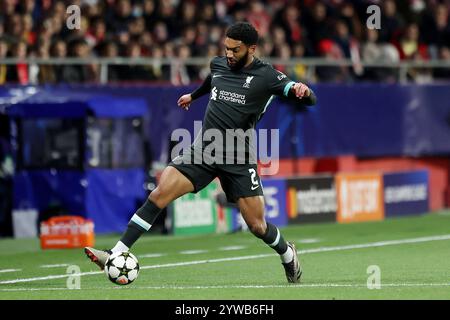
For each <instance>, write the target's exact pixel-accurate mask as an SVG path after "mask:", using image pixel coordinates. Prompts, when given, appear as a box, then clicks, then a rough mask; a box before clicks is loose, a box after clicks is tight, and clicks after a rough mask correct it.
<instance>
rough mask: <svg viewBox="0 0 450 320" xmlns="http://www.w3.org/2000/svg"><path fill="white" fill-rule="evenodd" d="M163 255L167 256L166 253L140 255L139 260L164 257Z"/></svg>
mask: <svg viewBox="0 0 450 320" xmlns="http://www.w3.org/2000/svg"><path fill="white" fill-rule="evenodd" d="M163 255H165V254H164V253H148V254H141V255H139V259H140V258H158V257H162V256H163Z"/></svg>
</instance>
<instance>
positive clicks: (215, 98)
mask: <svg viewBox="0 0 450 320" xmlns="http://www.w3.org/2000/svg"><path fill="white" fill-rule="evenodd" d="M211 100H217V88H216V87H214V88H212V90H211Z"/></svg>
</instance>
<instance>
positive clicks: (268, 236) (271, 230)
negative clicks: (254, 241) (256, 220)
mask: <svg viewBox="0 0 450 320" xmlns="http://www.w3.org/2000/svg"><path fill="white" fill-rule="evenodd" d="M266 224H267V229H266V233H265V234H264V235H263V236H262V237H259V238H260V239H261V240H262V241H264V242H265V243H266V244H267V245H269V247H271V248H272V249H274V250H275V251H276V252H277V253H278V254H279V255H282V254H284V253H286V250H287V249H288V246H287V243H286V241H285V240H284V238H283V236H282V235H281V233H280V230H278V228H277V227H276V226H274V225H273V224H271V223H269V222H267V223H266Z"/></svg>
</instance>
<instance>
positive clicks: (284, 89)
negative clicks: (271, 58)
mask: <svg viewBox="0 0 450 320" xmlns="http://www.w3.org/2000/svg"><path fill="white" fill-rule="evenodd" d="M266 81H267V86H268V90H269V91H270V93H272V94H275V95H278V96H285V97H287V96H288V93H289V89H290V88H291V86H292V85H293V84H295V82H294V81H292V80H291V79H289V78H288V77H287V76H286V75H285V74H284V73H283V72H280V71H278V70H276V69H274V68H273V67H272V66H269V67H268V68H267V72H266Z"/></svg>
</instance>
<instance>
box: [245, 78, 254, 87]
mask: <svg viewBox="0 0 450 320" xmlns="http://www.w3.org/2000/svg"><path fill="white" fill-rule="evenodd" d="M253 77H254V76H248V77H247V79H245V83H244V85H243V87H244V88H247V89H248V88H250V82H251V81H252V80H253Z"/></svg>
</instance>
